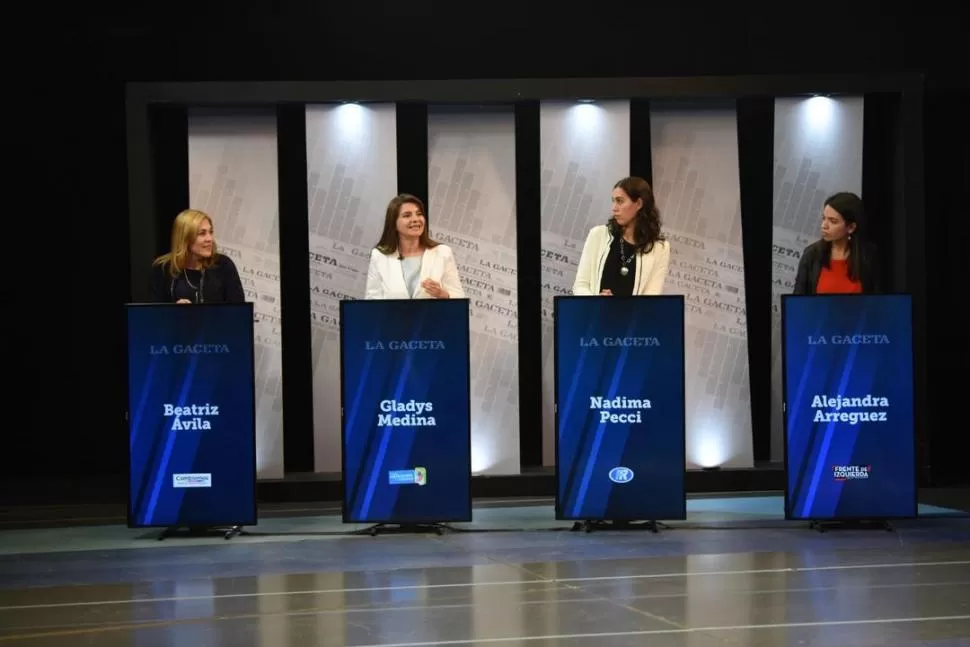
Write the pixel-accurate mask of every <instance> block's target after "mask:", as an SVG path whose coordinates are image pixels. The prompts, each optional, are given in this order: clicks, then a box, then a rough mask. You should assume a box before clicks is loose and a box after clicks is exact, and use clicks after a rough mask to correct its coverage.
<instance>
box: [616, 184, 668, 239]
mask: <svg viewBox="0 0 970 647" xmlns="http://www.w3.org/2000/svg"><path fill="white" fill-rule="evenodd" d="M613 188H614V189H622V190H623V192H624V193H626V194H627V196H628V197H629V198H630V200H632V201H633V202H636V201H637V200H643V206H642V207H640V209H639V210H638V211H637V215H636V218H635V219H634V221H633V247H634V249H636V250H637V252H638V253H640V254H649V253H650V252H651V251H653V245H654V243H656V242H657V241H660V240H664V235H663V233H662V232H661V231H660V210H659V209H657V202H656V201H655V200H654V197H653V189H652V188H650V183H649V182H647V181H646V180H644V179H643V178H642V177H625V178H623V179H622V180H620V181H619V182H617V183H616V184H614V185H613ZM606 226H607V227H609V229H610V233H612V234H613V235H614V236H616V235H617V234H618V233H619V227H617V224H616V221H615V220H613V218H610V219H609V220H608V221H607V222H606Z"/></svg>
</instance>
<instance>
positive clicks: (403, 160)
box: [388, 103, 435, 233]
mask: <svg viewBox="0 0 970 647" xmlns="http://www.w3.org/2000/svg"><path fill="white" fill-rule="evenodd" d="M397 192H398V193H410V194H411V195H416V196H418V197H419V198H421V200H422V201H423V202H424V205H425V208H428V209H429V210H430V207H428V195H429V193H428V104H426V103H399V104H397ZM388 198H390V196H388ZM434 217H435V216H434V214H433V213H429V214H428V226H429V227H430V229H431V231H432V233H433V232H434Z"/></svg>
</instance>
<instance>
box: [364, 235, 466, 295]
mask: <svg viewBox="0 0 970 647" xmlns="http://www.w3.org/2000/svg"><path fill="white" fill-rule="evenodd" d="M425 279H433V280H435V281H437V282H438V283H440V284H441V286H442V287H443V288H444V289H445V290H447V291H448V295H449V298H452V299H464V298H465V292H464V290H462V289H461V281H460V280H459V279H458V266H457V265H456V264H455V255H454V253H453V252H452V251H451V248H450V247H448V246H447V245H441V244H439V245H438V246H437V247H432V248H431V249H426V250H424V255H423V257H422V259H421V274H420V276H419V277H418V284H417V286H416V287H415V293H414V294H410V293H409V292H408V286H407V283H405V281H404V266H403V264H402V263H401V260H400V258H399V257H398V255H397V252H394V253H393V254H384V253H383V252H381V251H380V250H378V249H374V250H371V253H370V267H368V268H367V290H366V292H365V294H364V298H365V299H433V298H434V297H432V296H431V295H430V294H428V293H427V292H425V290H424V288H422V287H421V282H422V281H424V280H425Z"/></svg>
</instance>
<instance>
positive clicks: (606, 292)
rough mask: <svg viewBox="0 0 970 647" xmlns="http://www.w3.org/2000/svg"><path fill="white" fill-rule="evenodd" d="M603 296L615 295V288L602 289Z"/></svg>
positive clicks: (601, 294)
mask: <svg viewBox="0 0 970 647" xmlns="http://www.w3.org/2000/svg"><path fill="white" fill-rule="evenodd" d="M600 296H601V297H611V296H613V290H600Z"/></svg>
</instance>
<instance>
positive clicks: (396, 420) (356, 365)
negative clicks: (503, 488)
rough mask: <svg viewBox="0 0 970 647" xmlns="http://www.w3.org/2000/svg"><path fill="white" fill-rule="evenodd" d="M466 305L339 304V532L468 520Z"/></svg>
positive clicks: (434, 526) (424, 527)
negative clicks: (351, 527) (342, 526)
mask: <svg viewBox="0 0 970 647" xmlns="http://www.w3.org/2000/svg"><path fill="white" fill-rule="evenodd" d="M468 315H469V301H468V299H400V300H399V299H394V300H361V301H352V300H346V301H341V302H340V364H341V366H340V377H341V379H340V390H341V394H340V397H341V427H342V433H341V439H342V448H343V450H342V453H343V520H344V523H368V524H375V525H373V526H372V527H371V528H368V529H366V530H365V532H369V533H370V534H377V533H378V532H391V531H405V532H423V531H429V530H430V531H433V532H438V533H440V532H441V530H442V528H444V524H447V523H449V522H462V521H471V518H472V503H471V406H470V401H469V398H470V384H471V370H470V360H469V342H470V339H469V330H468Z"/></svg>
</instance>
